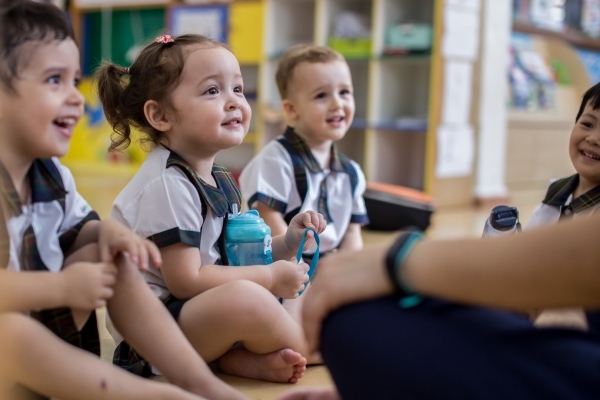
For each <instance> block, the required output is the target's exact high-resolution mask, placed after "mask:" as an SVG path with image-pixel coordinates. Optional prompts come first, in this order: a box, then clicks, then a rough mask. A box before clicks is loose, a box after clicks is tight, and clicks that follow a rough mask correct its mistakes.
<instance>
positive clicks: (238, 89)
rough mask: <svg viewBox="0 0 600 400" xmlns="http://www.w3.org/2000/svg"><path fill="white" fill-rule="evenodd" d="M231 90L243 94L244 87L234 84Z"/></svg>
mask: <svg viewBox="0 0 600 400" xmlns="http://www.w3.org/2000/svg"><path fill="white" fill-rule="evenodd" d="M233 91H234V92H235V93H242V94H243V93H244V88H243V87H241V86H236V87H235V88H233Z"/></svg>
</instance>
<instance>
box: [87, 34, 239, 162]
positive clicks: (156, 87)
mask: <svg viewBox="0 0 600 400" xmlns="http://www.w3.org/2000/svg"><path fill="white" fill-rule="evenodd" d="M173 39H174V40H173V42H170V43H157V42H155V41H154V42H152V43H150V44H148V45H147V46H146V47H144V49H143V50H142V51H141V52H140V54H139V55H138V56H137V58H136V60H135V61H134V63H133V64H132V65H131V67H129V68H125V67H122V66H119V65H116V64H113V63H110V62H104V63H103V64H102V65H101V66H100V67H99V68H98V69H97V70H96V72H95V74H94V77H95V79H96V81H97V82H98V95H99V98H100V101H101V103H102V106H103V107H104V114H105V115H106V119H107V120H108V122H109V123H110V124H111V125H112V128H113V131H114V132H113V134H112V136H111V145H110V148H109V151H112V150H123V149H126V148H127V147H128V146H129V145H130V144H131V129H132V128H135V129H138V130H140V131H141V132H143V133H145V134H146V136H147V137H145V138H142V139H141V141H142V143H144V142H145V143H148V142H149V143H150V144H151V145H152V146H155V145H157V144H158V143H159V140H160V137H161V134H162V132H160V131H157V130H156V129H154V128H153V127H152V125H150V124H149V123H148V121H147V120H146V116H145V115H144V105H145V104H146V102H147V101H148V100H155V101H157V102H158V103H159V104H161V105H162V106H164V107H171V103H170V94H171V92H172V91H173V89H174V88H175V87H176V86H177V85H178V83H179V81H180V79H181V73H182V72H183V67H184V64H185V61H186V57H187V55H188V54H189V48H190V47H191V46H201V47H206V48H211V47H223V48H225V49H227V50H230V49H229V47H228V46H227V45H225V44H223V43H220V42H217V41H215V40H212V39H209V38H207V37H205V36H201V35H181V36H177V37H174V38H173Z"/></svg>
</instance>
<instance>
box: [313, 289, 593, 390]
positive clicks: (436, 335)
mask: <svg viewBox="0 0 600 400" xmlns="http://www.w3.org/2000/svg"><path fill="white" fill-rule="evenodd" d="M321 340H322V342H321V343H322V345H321V351H322V354H323V358H324V360H325V364H326V365H327V366H328V368H329V369H330V371H331V374H332V376H333V379H334V381H335V383H336V385H337V387H338V389H339V391H340V393H341V395H342V397H343V398H344V400H352V399H357V400H368V399H376V400H385V399H415V400H426V399H431V400H439V399H486V400H489V399H502V400H506V399H511V400H515V399H545V400H549V399H600V336H599V335H598V333H596V332H591V333H588V332H580V331H575V330H569V329H554V328H552V329H537V328H535V327H533V325H532V323H531V322H530V321H529V319H528V318H527V317H526V316H524V315H519V314H516V313H510V312H505V311H499V310H493V309H486V308H476V307H466V306H461V305H456V304H452V303H448V302H445V301H441V300H434V299H426V300H424V301H423V302H422V303H421V304H420V305H418V306H416V307H414V308H410V309H402V308H400V307H399V306H398V299H397V298H393V297H387V298H383V299H378V300H374V301H369V302H364V303H359V304H355V305H351V306H348V307H345V308H342V309H340V310H338V311H336V312H334V313H332V314H331V315H330V316H329V317H328V318H327V319H326V321H325V323H324V327H323V333H322V337H321Z"/></svg>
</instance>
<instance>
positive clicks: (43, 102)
mask: <svg viewBox="0 0 600 400" xmlns="http://www.w3.org/2000/svg"><path fill="white" fill-rule="evenodd" d="M27 51H29V54H30V55H29V60H27V61H28V62H24V63H23V65H22V66H21V68H20V70H19V78H17V79H15V81H14V88H15V91H16V92H15V93H7V92H4V91H2V92H1V94H0V126H1V127H2V130H3V131H7V132H10V131H15V132H19V135H18V138H19V139H18V140H19V141H20V144H19V145H18V148H21V149H24V150H23V151H24V153H25V152H26V153H27V156H31V157H34V158H50V157H60V156H63V155H65V154H66V153H67V151H68V150H69V141H70V139H71V136H72V135H73V131H74V129H75V126H76V125H77V122H79V120H80V119H81V117H82V115H83V104H84V98H83V95H82V94H81V93H80V92H79V90H78V89H77V84H78V82H79V77H80V75H81V73H80V70H79V50H78V49H77V45H76V44H75V42H73V40H71V39H65V40H63V41H60V42H58V41H54V42H49V43H43V44H40V45H37V46H31V48H28V49H27ZM23 155H25V154H23Z"/></svg>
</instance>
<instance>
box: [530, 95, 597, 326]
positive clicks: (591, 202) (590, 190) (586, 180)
mask: <svg viewBox="0 0 600 400" xmlns="http://www.w3.org/2000/svg"><path fill="white" fill-rule="evenodd" d="M569 156H570V157H571V162H572V163H573V167H575V171H577V173H576V174H575V175H572V176H570V177H567V178H563V179H557V180H552V181H551V182H550V185H549V186H548V190H547V192H546V196H545V198H544V200H543V201H542V204H540V205H539V206H538V207H537V208H536V209H535V210H534V211H533V213H532V215H531V217H530V219H529V222H528V224H527V227H526V228H527V229H531V228H536V227H540V226H544V225H548V224H554V223H557V222H559V221H563V220H566V219H571V218H582V217H588V216H590V215H592V214H593V213H595V212H597V210H598V209H599V208H600V83H598V84H596V85H594V86H592V87H591V88H590V89H589V90H588V91H587V92H585V94H584V95H583V98H582V100H581V105H580V106H579V111H578V113H577V117H576V118H575V125H574V126H573V130H572V131H571V138H570V139H569ZM598 322H600V321H598ZM535 323H536V325H538V326H570V327H575V328H581V329H587V327H588V323H587V318H586V316H585V313H584V311H583V310H582V309H547V310H542V312H541V313H540V314H539V315H537V316H536V319H535ZM596 328H600V326H598V327H596Z"/></svg>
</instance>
